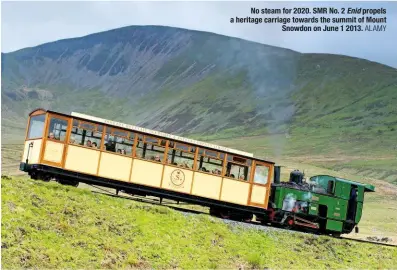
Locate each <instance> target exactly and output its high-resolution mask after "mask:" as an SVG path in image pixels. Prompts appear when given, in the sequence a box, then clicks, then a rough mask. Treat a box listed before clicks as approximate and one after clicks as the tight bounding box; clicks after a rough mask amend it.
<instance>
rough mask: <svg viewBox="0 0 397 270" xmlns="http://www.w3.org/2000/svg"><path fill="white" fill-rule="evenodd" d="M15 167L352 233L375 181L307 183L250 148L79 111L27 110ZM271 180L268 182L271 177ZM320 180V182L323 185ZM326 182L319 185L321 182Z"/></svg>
mask: <svg viewBox="0 0 397 270" xmlns="http://www.w3.org/2000/svg"><path fill="white" fill-rule="evenodd" d="M20 170H22V171H25V172H28V174H29V175H30V177H31V178H32V179H40V180H44V181H50V180H51V179H55V180H56V181H58V182H59V183H61V184H66V185H73V186H77V185H78V183H79V182H83V183H88V184H96V185H101V186H106V187H111V188H115V189H116V190H117V193H118V191H119V190H123V191H124V192H126V193H129V194H132V195H143V196H146V195H148V196H157V197H160V200H162V199H163V198H168V199H173V200H177V201H185V202H190V203H195V204H200V205H204V206H208V207H210V213H211V214H212V215H215V216H219V217H222V218H232V219H237V220H245V221H250V220H252V219H253V215H255V216H256V219H257V220H260V221H262V222H263V223H270V224H278V225H284V226H289V227H301V228H306V229H314V230H316V231H318V232H326V233H329V232H331V233H346V232H350V231H351V230H352V229H353V228H354V226H355V225H357V223H358V222H359V220H360V217H361V211H362V205H363V194H364V191H373V190H374V188H373V187H372V186H368V185H363V184H360V183H356V182H352V181H348V180H343V179H339V178H334V177H331V176H316V177H312V178H311V180H312V181H311V182H312V183H311V184H308V183H306V182H303V174H301V173H300V172H298V171H294V172H292V173H291V177H290V181H289V182H286V183H284V182H280V167H279V166H275V163H274V162H271V161H267V160H263V159H260V158H257V157H254V155H253V154H251V153H247V152H243V151H239V150H235V149H231V148H226V147H222V146H218V145H213V144H209V143H205V142H200V141H197V140H192V139H188V138H184V137H180V136H175V135H171V134H167V133H163V132H158V131H154V130H149V129H145V128H141V127H137V126H133V125H128V124H123V123H119V122H115V121H110V120H106V119H102V118H98V117H94V116H89V115H84V114H80V113H72V114H71V115H67V114H63V113H59V112H55V111H50V110H44V109H36V110H34V111H33V112H31V113H30V114H29V120H28V126H27V130H26V139H25V148H24V152H23V157H22V162H21V165H20ZM272 182H273V183H272ZM324 183H325V184H324ZM324 185H325V189H322V187H324Z"/></svg>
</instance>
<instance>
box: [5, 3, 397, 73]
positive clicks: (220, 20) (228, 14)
mask: <svg viewBox="0 0 397 270" xmlns="http://www.w3.org/2000/svg"><path fill="white" fill-rule="evenodd" d="M252 7H255V8H258V9H263V8H283V7H286V8H294V7H309V8H313V7H327V8H328V7H336V8H339V9H340V10H341V8H343V7H344V8H346V9H347V8H349V7H352V8H354V7H359V8H376V9H379V8H385V9H386V12H387V14H386V15H377V17H385V16H386V17H387V23H386V24H385V25H386V31H382V32H367V31H363V32H346V31H343V32H341V31H339V32H323V31H321V32H314V31H311V32H283V31H282V28H281V24H265V23H262V24H248V23H245V24H244V23H240V24H235V23H234V24H232V23H230V18H232V17H233V18H235V17H236V16H237V17H239V18H241V17H246V16H252V17H258V18H264V17H277V16H280V17H282V16H287V17H290V18H291V17H292V16H296V15H262V14H258V15H252V14H250V13H251V8H252ZM303 16H305V15H303ZM303 16H302V15H301V17H303ZM306 16H307V17H308V18H311V17H313V16H314V15H313V14H310V15H306ZM316 16H317V17H320V16H321V15H316ZM325 16H326V17H330V15H325ZM339 16H344V17H346V18H347V17H351V15H339ZM359 17H361V15H360V16H359ZM330 18H331V17H330ZM128 25H166V26H174V27H181V28H187V29H194V30H202V31H208V32H213V33H217V34H222V35H227V36H232V37H238V38H243V39H247V40H251V41H256V42H260V43H263V44H268V45H273V46H278V47H283V48H288V49H292V50H295V51H298V52H303V53H331V54H342V55H349V56H353V57H359V58H364V59H368V60H371V61H375V62H379V63H382V64H386V65H389V66H392V67H395V68H397V52H396V51H397V50H396V49H395V48H397V2H324V1H322V2H273V1H272V2H226V1H221V2H208V1H206V2H164V1H163V2H153V1H151V2H125V1H124V2H105V1H95V2H94V1H90V2H72V1H71V2H56V1H52V2H45V1H43V2H33V1H29V2H17V1H15V2H14V1H13V2H2V5H1V51H2V52H11V51H15V50H18V49H21V48H25V47H32V46H36V45H39V44H42V43H46V42H51V41H56V40H59V39H65V38H73V37H80V36H85V35H88V34H92V33H96V32H101V31H105V30H110V29H115V28H119V27H123V26H128ZM297 25H301V24H297ZM289 26H292V25H289Z"/></svg>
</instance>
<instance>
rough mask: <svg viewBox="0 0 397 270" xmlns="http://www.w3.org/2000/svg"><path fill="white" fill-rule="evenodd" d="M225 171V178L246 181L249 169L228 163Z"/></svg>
mask: <svg viewBox="0 0 397 270" xmlns="http://www.w3.org/2000/svg"><path fill="white" fill-rule="evenodd" d="M229 164H230V165H229ZM229 164H228V167H227V171H226V176H227V177H230V178H234V179H239V180H243V181H248V176H249V173H250V169H251V168H250V167H248V166H243V165H240V164H233V163H229Z"/></svg>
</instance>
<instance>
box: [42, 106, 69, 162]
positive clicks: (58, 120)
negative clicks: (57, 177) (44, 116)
mask: <svg viewBox="0 0 397 270" xmlns="http://www.w3.org/2000/svg"><path fill="white" fill-rule="evenodd" d="M47 123H48V125H47V128H46V137H45V139H44V142H45V143H44V148H43V155H42V163H43V164H47V165H50V166H54V167H62V162H63V160H64V156H65V151H66V134H68V133H67V131H68V126H69V125H68V123H69V119H68V118H67V117H63V116H59V115H51V114H50V115H49V120H48V122H47Z"/></svg>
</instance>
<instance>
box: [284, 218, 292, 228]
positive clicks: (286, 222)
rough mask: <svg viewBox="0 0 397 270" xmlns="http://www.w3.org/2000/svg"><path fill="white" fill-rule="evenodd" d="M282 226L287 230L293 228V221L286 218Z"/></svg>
mask: <svg viewBox="0 0 397 270" xmlns="http://www.w3.org/2000/svg"><path fill="white" fill-rule="evenodd" d="M284 224H285V227H286V228H287V229H291V228H292V227H294V219H293V218H292V217H288V218H287V220H286V221H285V222H284Z"/></svg>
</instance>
